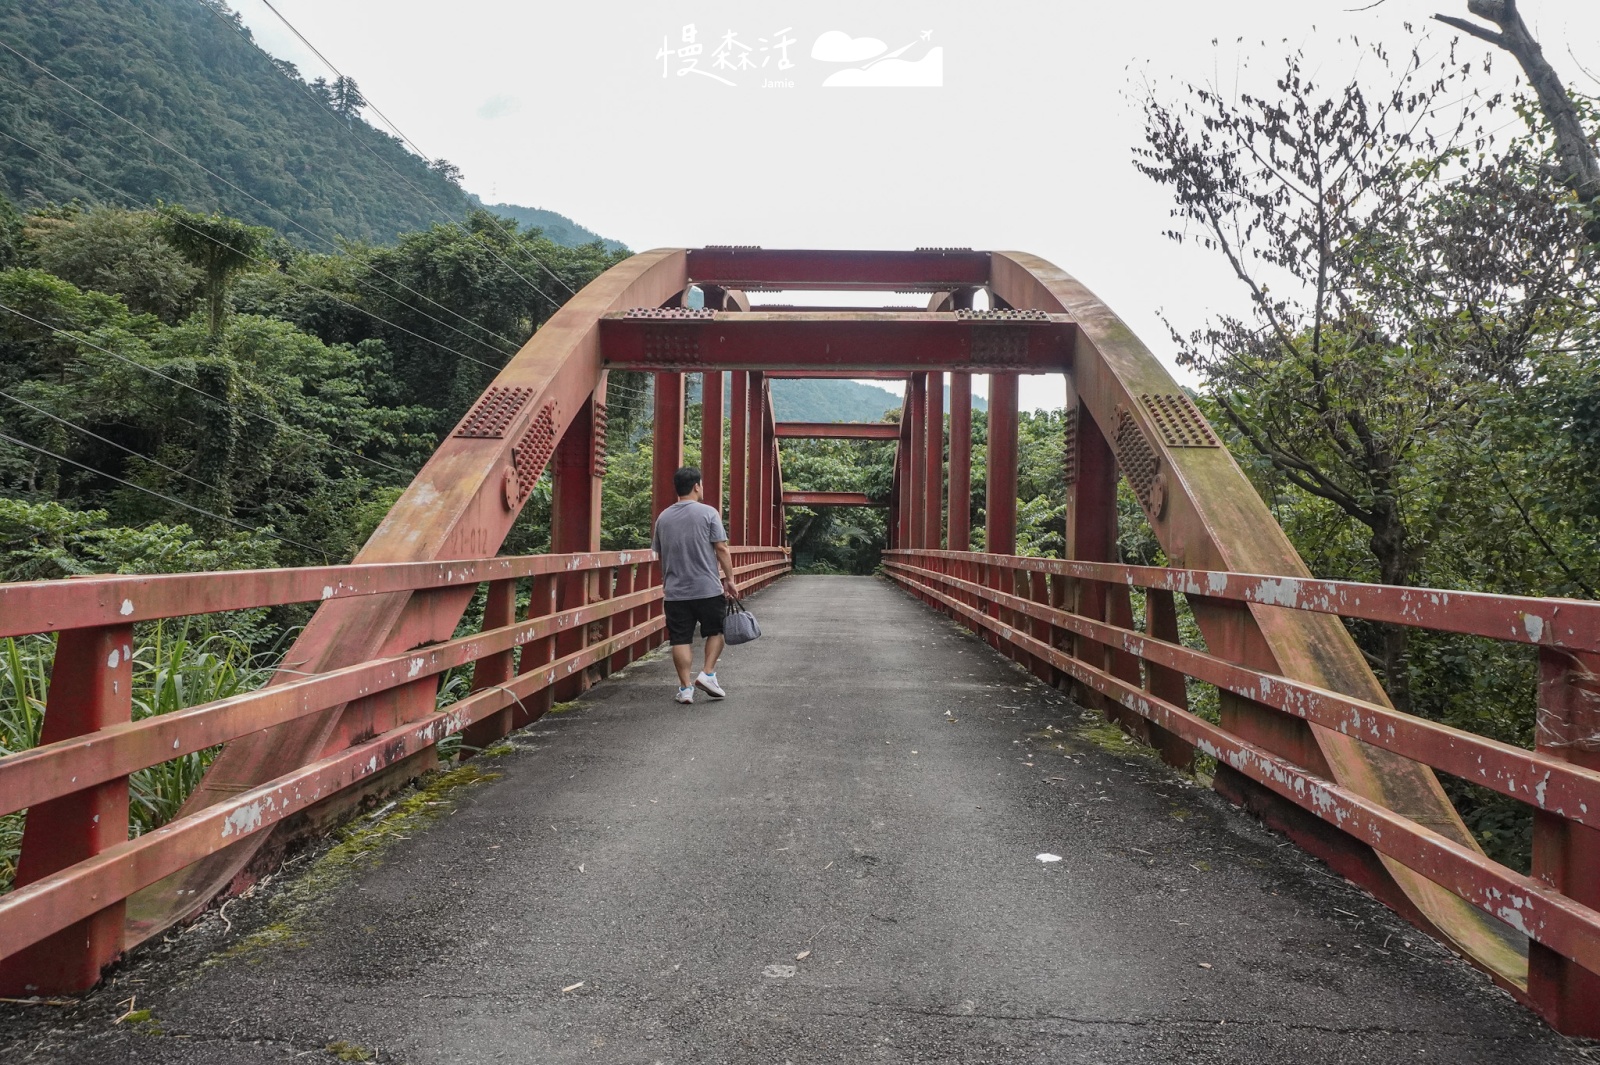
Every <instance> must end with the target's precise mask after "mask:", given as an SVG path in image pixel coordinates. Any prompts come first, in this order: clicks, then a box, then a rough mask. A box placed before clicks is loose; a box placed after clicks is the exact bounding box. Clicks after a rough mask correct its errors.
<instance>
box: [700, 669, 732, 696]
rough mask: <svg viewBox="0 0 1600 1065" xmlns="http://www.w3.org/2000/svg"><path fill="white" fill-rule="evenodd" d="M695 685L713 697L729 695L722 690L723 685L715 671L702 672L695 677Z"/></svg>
mask: <svg viewBox="0 0 1600 1065" xmlns="http://www.w3.org/2000/svg"><path fill="white" fill-rule="evenodd" d="M694 686H695V687H696V688H699V689H700V690H701V691H703V692H705V693H706V694H707V695H709V696H711V698H713V699H726V698H727V697H728V693H727V692H725V691H723V690H722V685H720V684H718V683H717V675H716V674H715V673H701V674H700V675H699V676H698V677H696V678H694Z"/></svg>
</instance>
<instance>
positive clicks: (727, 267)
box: [688, 247, 989, 292]
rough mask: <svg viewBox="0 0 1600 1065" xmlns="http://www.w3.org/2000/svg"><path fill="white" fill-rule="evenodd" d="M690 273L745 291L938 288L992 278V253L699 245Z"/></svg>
mask: <svg viewBox="0 0 1600 1065" xmlns="http://www.w3.org/2000/svg"><path fill="white" fill-rule="evenodd" d="M688 257H689V264H688V265H689V279H690V280H691V281H693V282H694V283H695V284H697V285H721V286H722V287H724V288H736V289H743V290H744V291H746V292H759V291H761V290H763V289H767V290H771V289H778V290H792V291H799V290H807V289H810V290H821V291H842V290H850V289H883V290H889V291H930V292H931V291H933V290H935V289H946V288H959V287H963V286H972V285H977V286H982V285H987V284H988V283H989V253H988V252H983V251H971V250H970V249H949V250H929V251H816V250H813V249H805V250H791V251H784V250H778V249H772V250H767V249H764V248H732V247H729V248H697V249H694V250H692V251H690V252H689V253H688Z"/></svg>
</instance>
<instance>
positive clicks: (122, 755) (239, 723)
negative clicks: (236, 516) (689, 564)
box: [0, 547, 789, 993]
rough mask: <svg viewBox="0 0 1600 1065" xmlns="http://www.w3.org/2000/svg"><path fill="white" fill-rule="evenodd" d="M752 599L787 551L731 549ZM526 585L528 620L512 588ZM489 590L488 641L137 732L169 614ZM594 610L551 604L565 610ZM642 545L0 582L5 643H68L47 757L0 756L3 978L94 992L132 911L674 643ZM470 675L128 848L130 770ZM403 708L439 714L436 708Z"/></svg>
mask: <svg viewBox="0 0 1600 1065" xmlns="http://www.w3.org/2000/svg"><path fill="white" fill-rule="evenodd" d="M733 553H734V557H735V562H736V572H737V573H738V575H739V579H740V583H741V584H742V585H743V586H744V587H745V588H746V589H748V590H751V591H754V590H757V589H759V588H761V587H762V586H764V585H766V584H769V583H771V582H772V581H773V580H775V579H777V578H778V577H780V576H782V575H783V574H784V573H786V572H788V570H789V555H788V552H787V550H786V549H783V548H760V547H751V548H742V547H736V548H733ZM524 582H526V584H527V585H528V586H529V591H530V595H529V606H528V608H527V611H526V615H525V616H524V617H522V618H518V617H517V614H518V610H517V601H518V598H519V596H518V591H519V585H520V584H523V583H524ZM483 584H487V586H488V592H487V601H486V607H485V611H484V620H483V625H482V628H481V631H479V632H477V633H474V634H472V635H470V636H462V637H458V638H456V639H452V640H447V641H444V642H442V643H436V644H432V645H430V646H426V647H419V648H416V649H414V650H411V651H408V652H406V653H404V654H401V655H395V656H391V657H386V658H379V659H375V660H372V661H368V662H363V663H361V664H359V665H354V666H349V667H347V668H343V669H336V670H332V671H330V672H327V673H322V674H318V675H313V676H299V677H295V676H293V675H292V671H280V673H279V674H278V676H277V677H275V682H274V683H273V684H271V685H269V686H267V687H264V688H261V689H259V690H256V691H252V692H248V693H246V694H242V695H237V696H234V697H232V698H229V699H222V700H219V701H217V702H211V703H206V704H203V705H199V706H194V707H190V708H188V709H184V710H181V711H177V712H173V713H169V714H164V715H161V716H157V717H149V718H145V719H144V720H141V721H132V720H131V717H132V709H133V701H132V700H133V691H132V681H133V673H132V665H131V658H132V654H133V650H134V646H135V640H136V634H135V626H136V625H137V624H138V623H140V622H148V621H155V620H158V619H162V618H171V617H184V616H193V615H196V614H201V613H215V612H219V611H228V610H241V609H248V608H253V607H267V606H281V605H286V604H291V603H302V602H316V603H320V602H325V601H327V600H330V599H341V598H351V597H359V596H371V595H381V594H386V593H396V592H420V591H426V590H430V589H443V588H463V587H471V586H475V585H483ZM575 602H576V603H582V604H583V605H581V606H576V607H570V608H567V609H558V604H559V603H575ZM664 627H665V620H664V619H663V617H662V607H661V586H660V564H659V562H658V561H657V560H656V556H655V555H654V554H653V553H651V552H649V551H634V552H609V553H598V554H567V555H532V556H525V557H518V558H486V559H475V560H469V561H449V562H415V563H399V564H391V565H349V566H331V567H324V568H315V569H296V570H259V571H250V572H238V573H200V574H178V575H171V576H143V577H95V578H87V579H82V580H69V581H40V582H33V583H23V584H5V585H0V637H6V636H25V635H32V634H36V633H50V632H55V633H59V634H60V635H59V640H58V643H57V649H56V655H55V664H54V668H53V673H52V678H51V684H50V688H49V694H48V704H47V708H46V712H45V716H44V735H43V737H42V742H41V744H40V745H39V746H38V747H35V748H33V749H31V750H27V751H22V752H19V753H16V754H13V755H11V756H9V757H7V758H4V759H0V815H4V814H9V813H14V812H16V811H18V810H24V809H26V810H27V818H26V827H25V830H24V834H23V844H22V856H21V860H20V863H19V866H18V876H17V887H16V890H14V891H12V892H10V893H9V894H6V895H0V981H3V982H4V983H5V984H6V985H7V988H8V991H9V992H11V993H27V992H31V991H35V990H43V991H53V990H56V989H61V988H82V987H87V986H89V985H91V984H93V983H94V982H95V980H96V979H98V977H99V973H100V969H101V968H102V967H103V966H104V965H105V964H106V963H107V962H109V961H111V960H112V959H113V958H114V957H115V956H116V955H117V954H118V953H119V952H121V951H122V950H123V949H125V948H126V947H128V946H131V945H133V944H134V943H136V942H138V941H139V940H141V939H142V938H143V933H144V932H145V929H143V928H142V927H141V925H140V922H139V921H138V919H137V917H136V916H131V915H129V914H128V913H127V912H126V907H125V900H126V899H127V898H128V897H129V896H131V895H133V894H134V893H135V892H138V891H140V890H141V889H144V888H146V887H148V886H150V885H152V884H155V883H157V882H159V881H161V880H163V879H164V878H166V877H168V876H170V875H172V874H174V873H176V872H179V871H180V870H183V869H185V868H187V867H188V866H190V865H192V864H193V863H195V862H197V861H199V860H201V859H203V858H205V857H207V856H208V855H212V854H215V853H217V852H219V851H221V850H223V849H225V848H228V847H230V846H233V845H234V844H236V843H237V842H238V841H239V840H241V839H244V838H247V837H250V836H253V835H254V834H256V833H258V832H261V831H263V830H265V829H268V828H270V827H272V826H273V825H275V824H278V823H279V822H281V821H283V820H284V819H285V818H287V817H290V816H291V815H295V814H298V813H301V812H302V811H305V810H308V809H310V808H312V807H315V806H317V805H318V804H322V803H328V802H337V801H339V799H340V797H341V796H342V795H352V796H353V795H359V794H360V793H362V792H363V791H364V786H366V785H369V784H370V783H371V782H372V781H373V780H374V778H377V777H379V775H380V774H383V773H384V772H385V771H386V770H389V769H391V767H394V766H397V765H399V764H400V763H402V762H405V761H406V760H408V759H413V758H415V757H416V756H418V755H426V754H429V753H430V752H431V751H432V749H433V748H434V747H435V746H436V745H437V744H438V743H439V741H440V740H442V739H444V738H445V737H447V736H450V735H453V734H456V733H461V734H463V737H464V739H465V741H466V742H468V743H470V744H473V745H474V746H483V745H486V744H488V743H490V742H492V741H493V740H495V739H498V738H499V737H501V736H504V735H505V734H507V733H508V732H510V731H511V730H512V729H515V728H520V727H522V726H523V725H526V724H528V723H529V722H531V721H533V720H535V719H537V718H538V717H539V716H540V715H541V714H543V713H544V712H545V711H546V710H548V709H549V708H550V706H551V705H552V703H553V701H554V700H555V699H559V698H569V697H571V696H572V695H575V694H577V692H579V691H581V690H582V689H583V688H584V687H586V686H587V684H588V683H590V682H592V681H593V680H594V679H596V678H598V677H599V676H603V675H605V674H607V673H609V672H611V671H613V670H618V669H621V668H623V667H624V666H626V665H627V664H628V663H630V662H632V661H634V660H635V659H636V658H638V657H639V656H640V655H642V654H644V653H645V652H647V651H649V650H650V649H651V648H653V647H654V646H656V645H657V644H659V643H660V642H661V638H662V632H663V629H664ZM469 663H475V666H474V674H473V685H472V691H471V692H470V693H469V694H468V695H466V696H465V697H463V698H461V699H460V700H458V701H456V702H454V703H452V704H450V705H449V706H446V707H444V708H443V709H439V710H435V711H434V712H431V713H427V714H426V715H424V716H421V717H415V718H413V719H411V720H405V721H400V722H396V723H394V727H392V728H389V729H388V730H387V731H384V732H381V733H380V734H377V735H374V736H372V737H371V738H368V739H365V740H364V741H362V742H358V743H356V744H354V745H351V746H348V747H345V748H343V749H340V750H338V751H336V752H334V753H331V754H329V755H327V756H326V757H323V758H320V759H318V760H315V761H313V762H311V763H309V764H307V765H304V766H302V767H300V768H298V769H296V770H295V771H293V772H291V773H288V774H286V775H283V776H279V777H277V778H276V779H273V780H269V781H267V782H265V783H263V784H261V785H260V786H258V787H255V788H252V789H250V790H248V791H244V792H242V793H239V794H237V795H235V796H233V797H231V798H228V799H225V800H223V801H221V802H216V803H214V804H212V805H209V806H205V807H204V808H202V809H199V810H196V811H193V812H191V813H188V814H187V815H186V816H180V817H179V818H178V819H176V820H174V821H172V822H170V823H169V824H167V825H165V826H163V827H161V828H159V829H156V830H155V831H152V832H149V833H146V834H145V835H143V836H140V837H138V838H135V839H129V838H128V777H129V775H130V774H132V773H134V772H136V771H138V770H140V769H146V768H149V767H152V766H156V765H160V764H162V763H164V762H167V761H170V760H172V759H174V758H177V757H181V756H186V755H188V754H190V753H192V752H195V751H202V750H205V749H207V748H209V747H213V746H216V745H217V744H222V743H226V742H228V741H230V740H235V739H238V738H240V737H242V736H247V735H250V734H252V733H256V732H260V731H262V730H265V729H269V728H273V727H275V726H279V725H283V724H286V723H289V722H294V721H299V720H302V719H305V718H308V717H310V716H311V715H314V714H318V713H321V712H323V711H326V710H329V709H331V708H335V707H338V706H341V705H343V704H346V703H349V702H351V701H353V700H356V699H363V698H369V697H371V696H372V695H374V694H376V693H381V692H391V693H395V694H399V693H400V692H402V690H404V689H415V688H417V687H422V688H427V689H429V690H430V691H431V690H434V689H436V688H437V686H438V685H439V683H440V679H441V677H442V676H443V675H444V674H445V673H446V671H448V670H451V669H454V668H457V667H461V666H465V665H468V664H469ZM394 702H395V705H397V706H405V705H424V706H429V707H431V706H432V705H433V700H432V698H431V697H430V698H427V699H423V700H421V701H420V703H419V701H417V700H405V699H396V700H395V701H394Z"/></svg>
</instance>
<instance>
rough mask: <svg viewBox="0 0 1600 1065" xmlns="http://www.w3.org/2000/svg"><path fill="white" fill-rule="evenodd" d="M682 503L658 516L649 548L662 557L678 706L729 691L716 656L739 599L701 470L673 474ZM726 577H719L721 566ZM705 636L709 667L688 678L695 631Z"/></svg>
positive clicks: (722, 532) (723, 533)
mask: <svg viewBox="0 0 1600 1065" xmlns="http://www.w3.org/2000/svg"><path fill="white" fill-rule="evenodd" d="M672 488H673V491H675V492H676V493H677V494H678V501H677V502H676V503H674V504H672V506H670V507H668V508H667V509H666V510H663V511H662V512H661V515H660V516H659V517H657V518H656V527H655V535H654V536H653V537H652V538H651V544H650V546H651V547H652V548H653V549H654V550H655V552H656V554H658V555H660V556H661V583H662V585H663V586H664V587H663V591H664V592H665V597H666V615H667V639H668V640H670V641H671V642H672V664H673V666H675V667H676V668H677V670H678V702H680V703H693V702H694V690H695V689H696V688H699V689H700V690H701V691H703V692H705V693H706V694H707V695H709V696H711V698H713V699H721V698H722V697H724V696H725V695H727V694H728V693H727V692H726V691H724V690H723V689H722V685H721V684H719V683H717V658H718V657H720V656H721V654H722V646H723V640H722V619H723V618H724V617H726V616H727V613H728V601H727V599H726V598H724V596H725V595H729V596H732V597H734V598H735V599H737V598H738V597H739V586H738V584H736V583H735V582H734V579H733V554H732V553H731V552H730V551H729V550H728V534H727V532H726V531H725V530H724V529H723V528H722V516H721V515H720V514H718V513H717V512H716V511H715V510H713V509H712V508H711V507H708V506H706V505H705V504H704V503H702V502H700V499H701V496H702V495H703V494H704V493H703V490H702V486H701V483H700V471H699V470H698V469H696V468H695V467H693V466H685V467H684V468H683V469H681V470H679V471H678V472H677V473H674V474H673V475H672ZM719 566H720V567H721V572H722V574H723V576H722V577H721V578H720V579H719V578H718V567H719ZM697 623H698V624H699V626H700V635H701V636H704V637H705V641H706V652H705V667H704V668H703V669H702V670H701V671H700V674H699V676H696V677H694V678H693V679H692V680H691V678H690V673H691V671H692V669H693V667H694V627H695V625H696V624H697Z"/></svg>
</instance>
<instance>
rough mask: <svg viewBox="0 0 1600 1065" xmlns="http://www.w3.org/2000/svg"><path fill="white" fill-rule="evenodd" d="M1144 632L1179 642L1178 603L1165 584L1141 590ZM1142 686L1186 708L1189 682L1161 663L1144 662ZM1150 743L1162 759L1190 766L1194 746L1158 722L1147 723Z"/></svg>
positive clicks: (1186, 767) (1154, 694)
mask: <svg viewBox="0 0 1600 1065" xmlns="http://www.w3.org/2000/svg"><path fill="white" fill-rule="evenodd" d="M1144 631H1145V634H1146V635H1148V636H1151V637H1154V638H1155V639H1157V640H1165V641H1166V642H1167V643H1175V644H1180V645H1181V644H1182V643H1183V638H1182V636H1181V635H1179V632H1178V604H1177V600H1176V597H1175V596H1174V595H1173V594H1172V593H1171V592H1169V591H1167V590H1166V589H1165V588H1146V589H1145V593H1144ZM1144 672H1145V683H1144V690H1145V691H1147V692H1149V693H1150V694H1151V695H1153V696H1155V697H1156V698H1157V699H1161V700H1163V701H1165V702H1169V703H1171V704H1172V705H1173V706H1177V707H1181V708H1183V709H1185V710H1187V709H1188V708H1189V686H1188V682H1187V680H1186V679H1185V678H1184V675H1183V674H1182V673H1179V672H1178V671H1176V670H1173V669H1168V668H1167V667H1165V666H1158V665H1154V664H1152V663H1150V662H1146V663H1145V664H1144ZM1150 744H1151V746H1153V747H1154V748H1155V749H1156V750H1157V751H1158V752H1160V754H1161V759H1162V761H1164V762H1166V763H1167V764H1168V765H1170V766H1174V767H1176V768H1178V769H1184V770H1187V769H1190V768H1192V767H1193V766H1194V747H1193V746H1191V745H1190V744H1188V743H1186V742H1184V741H1183V740H1182V739H1180V738H1178V737H1177V736H1176V735H1174V734H1173V733H1171V732H1168V731H1167V730H1166V729H1164V728H1162V727H1161V726H1160V725H1151V726H1150Z"/></svg>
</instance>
